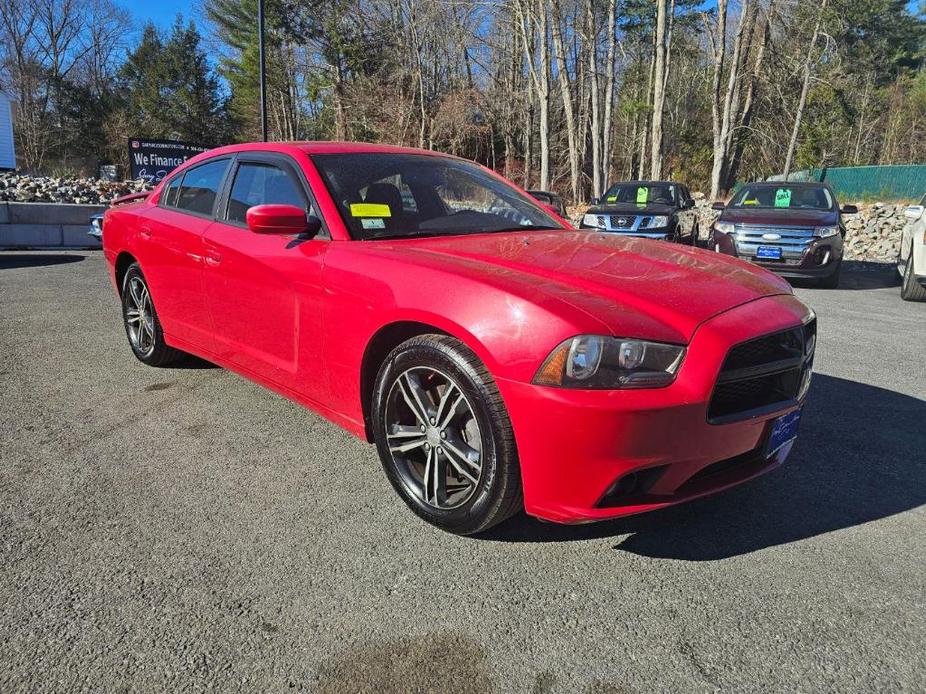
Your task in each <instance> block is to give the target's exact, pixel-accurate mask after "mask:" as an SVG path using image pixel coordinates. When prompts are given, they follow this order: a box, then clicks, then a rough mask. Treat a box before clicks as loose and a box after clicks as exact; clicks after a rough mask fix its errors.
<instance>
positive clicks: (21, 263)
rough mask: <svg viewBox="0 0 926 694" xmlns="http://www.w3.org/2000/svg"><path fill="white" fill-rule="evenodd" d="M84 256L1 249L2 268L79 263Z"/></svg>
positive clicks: (0, 262) (12, 268)
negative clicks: (17, 251) (15, 251)
mask: <svg viewBox="0 0 926 694" xmlns="http://www.w3.org/2000/svg"><path fill="white" fill-rule="evenodd" d="M83 259H84V256H82V255H77V254H64V253H36V254H31V253H8V252H6V251H0V270H15V269H17V268H23V267H42V266H45V265H63V264H65V263H78V262H80V261H81V260H83Z"/></svg>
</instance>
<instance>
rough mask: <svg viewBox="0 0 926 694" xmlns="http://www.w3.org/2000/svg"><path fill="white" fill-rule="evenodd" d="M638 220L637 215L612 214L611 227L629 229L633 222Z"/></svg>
mask: <svg viewBox="0 0 926 694" xmlns="http://www.w3.org/2000/svg"><path fill="white" fill-rule="evenodd" d="M636 220H637V217H636V215H632V214H630V215H625V214H618V215H612V216H611V228H612V229H629V228H630V227H632V226H633V223H634V222H635V221H636Z"/></svg>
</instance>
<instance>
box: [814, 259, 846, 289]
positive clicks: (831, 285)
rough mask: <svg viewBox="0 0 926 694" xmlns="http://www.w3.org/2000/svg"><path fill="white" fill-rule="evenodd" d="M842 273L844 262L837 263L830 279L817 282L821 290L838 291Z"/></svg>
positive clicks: (826, 278)
mask: <svg viewBox="0 0 926 694" xmlns="http://www.w3.org/2000/svg"><path fill="white" fill-rule="evenodd" d="M841 272H842V261H841V260H840V261H838V262H837V263H836V269H835V270H833V272H832V274H830V275H829V276H828V277H824V278H823V279H822V280H819V281H818V282H817V286H818V287H820V289H838V288H839V275H840V273H841Z"/></svg>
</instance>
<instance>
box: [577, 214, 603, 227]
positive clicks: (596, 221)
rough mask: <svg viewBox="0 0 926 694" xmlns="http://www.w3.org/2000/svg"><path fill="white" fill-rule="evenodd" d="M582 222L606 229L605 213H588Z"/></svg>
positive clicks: (588, 225)
mask: <svg viewBox="0 0 926 694" xmlns="http://www.w3.org/2000/svg"><path fill="white" fill-rule="evenodd" d="M582 224H583V225H585V226H587V227H595V228H596V229H604V228H605V223H604V215H600V214H587V215H585V216H584V217H582Z"/></svg>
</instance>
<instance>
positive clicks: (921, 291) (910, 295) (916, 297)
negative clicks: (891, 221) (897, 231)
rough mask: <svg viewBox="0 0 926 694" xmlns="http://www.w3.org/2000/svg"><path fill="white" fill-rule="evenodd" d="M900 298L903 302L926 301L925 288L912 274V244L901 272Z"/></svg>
mask: <svg viewBox="0 0 926 694" xmlns="http://www.w3.org/2000/svg"><path fill="white" fill-rule="evenodd" d="M900 298H901V299H903V300H904V301H926V287H924V286H923V285H921V284H920V283H919V281H918V280H917V279H916V274H915V273H914V272H913V244H910V255H909V256H907V265H906V267H905V268H904V271H903V284H901V285H900Z"/></svg>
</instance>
